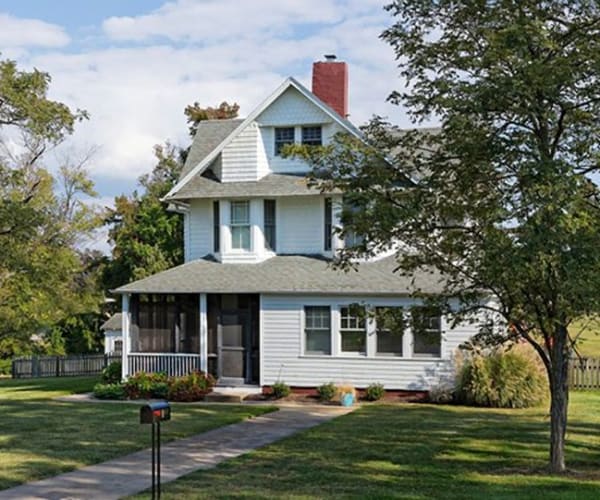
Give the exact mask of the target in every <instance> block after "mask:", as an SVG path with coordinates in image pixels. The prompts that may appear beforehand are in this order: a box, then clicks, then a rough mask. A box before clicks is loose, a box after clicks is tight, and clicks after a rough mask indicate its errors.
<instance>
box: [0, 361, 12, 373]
mask: <svg viewBox="0 0 600 500" xmlns="http://www.w3.org/2000/svg"><path fill="white" fill-rule="evenodd" d="M11 370H12V360H10V359H0V375H10V374H11Z"/></svg>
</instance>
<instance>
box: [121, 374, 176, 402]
mask: <svg viewBox="0 0 600 500" xmlns="http://www.w3.org/2000/svg"><path fill="white" fill-rule="evenodd" d="M123 387H124V389H125V393H126V394H127V398H128V399H152V398H156V399H166V398H167V395H168V391H169V385H168V377H167V375H166V374H164V373H146V372H138V373H136V374H135V375H131V376H130V377H129V378H128V379H127V380H126V381H125V383H124V384H123Z"/></svg>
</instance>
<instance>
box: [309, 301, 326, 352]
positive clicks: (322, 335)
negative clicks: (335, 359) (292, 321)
mask: <svg viewBox="0 0 600 500" xmlns="http://www.w3.org/2000/svg"><path fill="white" fill-rule="evenodd" d="M304 335H305V343H304V352H305V353H306V354H331V309H330V308H329V306H306V307H305V308H304Z"/></svg>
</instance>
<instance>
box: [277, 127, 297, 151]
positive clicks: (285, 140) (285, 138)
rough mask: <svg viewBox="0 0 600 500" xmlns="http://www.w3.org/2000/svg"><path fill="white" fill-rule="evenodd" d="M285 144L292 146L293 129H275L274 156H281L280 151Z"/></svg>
mask: <svg viewBox="0 0 600 500" xmlns="http://www.w3.org/2000/svg"><path fill="white" fill-rule="evenodd" d="M286 144H294V127H282V128H276V129H275V155H276V156H281V150H282V149H283V146H285V145H286Z"/></svg>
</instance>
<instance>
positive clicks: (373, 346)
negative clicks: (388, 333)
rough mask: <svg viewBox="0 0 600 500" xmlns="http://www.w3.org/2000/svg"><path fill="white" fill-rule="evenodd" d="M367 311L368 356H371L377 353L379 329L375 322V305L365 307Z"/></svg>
mask: <svg viewBox="0 0 600 500" xmlns="http://www.w3.org/2000/svg"><path fill="white" fill-rule="evenodd" d="M365 311H366V313H367V322H366V327H367V345H366V350H367V357H368V358H370V357H372V356H375V355H376V354H377V329H376V324H375V307H373V306H370V305H369V306H367V307H366V308H365Z"/></svg>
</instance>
